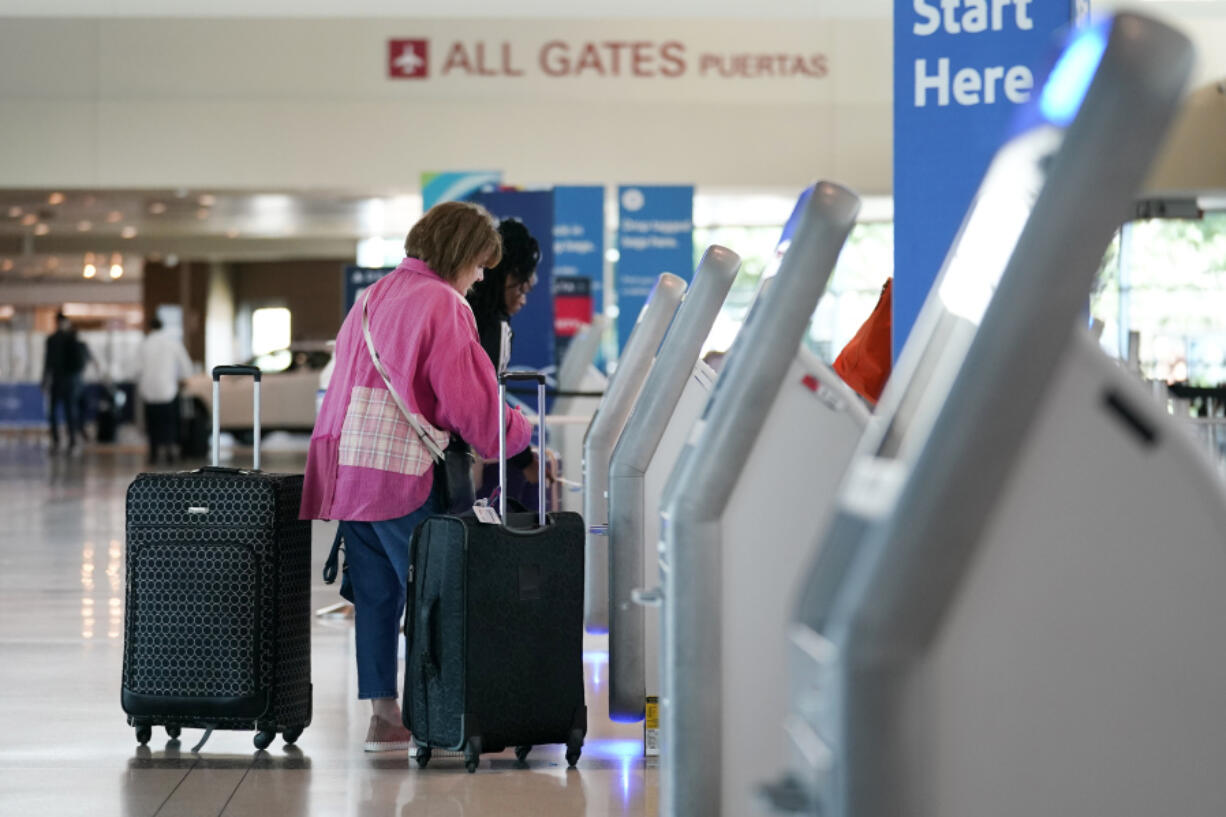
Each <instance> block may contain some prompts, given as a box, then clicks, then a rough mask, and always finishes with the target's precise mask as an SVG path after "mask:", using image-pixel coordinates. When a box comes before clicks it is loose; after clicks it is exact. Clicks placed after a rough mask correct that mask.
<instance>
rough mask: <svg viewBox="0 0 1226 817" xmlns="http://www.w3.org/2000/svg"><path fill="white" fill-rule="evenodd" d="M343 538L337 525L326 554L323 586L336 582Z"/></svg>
mask: <svg viewBox="0 0 1226 817" xmlns="http://www.w3.org/2000/svg"><path fill="white" fill-rule="evenodd" d="M343 538H344V537H342V536H341V527H340V525H337V526H336V536H335V537H334V538H333V539H332V550H331V551H329V552H328V559H327V561H325V562H324V584H332V583H333V582H335V581H336V574H337V573H338V572H339V568H340V564H339V563H340V553H341V549H342V548H343V547H344V544H343Z"/></svg>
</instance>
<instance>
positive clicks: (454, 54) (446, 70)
mask: <svg viewBox="0 0 1226 817" xmlns="http://www.w3.org/2000/svg"><path fill="white" fill-rule="evenodd" d="M452 68H462V69H464V73H466V74H471V73H472V72H473V67H472V64H471V63H469V61H468V52H466V51H465V50H464V43H460V42H457V43H455V44H453V45H452V46H451V50H450V51H448V52H447V62H445V63H443V74H444V75H446V74H450V73H451V69H452Z"/></svg>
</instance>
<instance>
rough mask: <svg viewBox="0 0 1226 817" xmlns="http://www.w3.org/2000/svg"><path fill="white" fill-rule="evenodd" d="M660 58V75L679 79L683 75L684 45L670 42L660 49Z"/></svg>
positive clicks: (673, 41) (674, 41)
mask: <svg viewBox="0 0 1226 817" xmlns="http://www.w3.org/2000/svg"><path fill="white" fill-rule="evenodd" d="M660 58H661V61H662V62H663V63H664V65H662V66H661V67H660V75H661V76H665V77H679V76H681V75H682V74H684V73H685V45H683V44H682V43H679V42H677V41H676V40H670V41H668V42H666V43H665V44H664V45H663V46H661V47H660Z"/></svg>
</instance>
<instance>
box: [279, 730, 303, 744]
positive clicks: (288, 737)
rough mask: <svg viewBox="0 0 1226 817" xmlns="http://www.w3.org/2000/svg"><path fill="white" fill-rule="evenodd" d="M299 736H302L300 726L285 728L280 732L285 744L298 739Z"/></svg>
mask: <svg viewBox="0 0 1226 817" xmlns="http://www.w3.org/2000/svg"><path fill="white" fill-rule="evenodd" d="M301 736H302V727H301V726H296V727H294V728H293V729H286V730H285V731H284V732H282V733H281V739H282V740H284V741H285V742H286V744H287V745H288V744H292V743H293V742H294V741H296V740H298V738H299V737H301Z"/></svg>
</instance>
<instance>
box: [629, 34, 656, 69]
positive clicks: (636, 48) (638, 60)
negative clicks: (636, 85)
mask: <svg viewBox="0 0 1226 817" xmlns="http://www.w3.org/2000/svg"><path fill="white" fill-rule="evenodd" d="M632 49H633V53H634V60H633V63H632V65H633V69H632V70H633V73H634V75H635V76H636V77H654V76H655V75H656V72H655V71H653V70H651V68H652V66H651V61H652V57H653V56H654V55H653V54H652V53H651V43H646V42H637V43H635V44H634V45H633V46H632Z"/></svg>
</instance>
